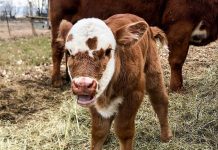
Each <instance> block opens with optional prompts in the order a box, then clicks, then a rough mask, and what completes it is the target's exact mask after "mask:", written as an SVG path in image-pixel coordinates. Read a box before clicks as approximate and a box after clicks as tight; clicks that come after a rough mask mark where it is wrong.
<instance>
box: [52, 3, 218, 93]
mask: <svg viewBox="0 0 218 150" xmlns="http://www.w3.org/2000/svg"><path fill="white" fill-rule="evenodd" d="M117 13H132V14H136V15H138V16H140V17H142V18H144V19H145V20H146V21H147V22H148V23H149V25H152V26H153V25H155V26H159V27H160V28H162V29H163V30H164V31H165V32H166V34H167V37H168V40H169V48H170V55H169V63H170V66H171V81H170V87H171V89H172V90H178V89H180V88H181V87H182V66H183V63H184V61H185V58H186V56H187V53H188V48H189V44H193V45H205V44H208V43H209V42H211V41H214V40H215V39H217V36H218V1H217V0H210V1H208V0H155V1H154V0H119V1H118V0H117V1H115V0H101V1H95V0H92V1H87V0H51V1H50V19H51V24H52V49H53V53H52V58H53V65H54V66H53V74H52V82H53V85H54V86H60V85H61V84H62V81H61V78H60V62H61V59H62V57H63V53H62V51H61V50H59V49H60V48H58V46H57V44H55V42H56V38H57V34H58V32H57V31H58V27H59V24H60V22H61V20H62V19H66V20H68V21H71V22H73V23H75V22H76V21H77V20H79V19H81V18H86V17H98V18H101V19H106V18H107V17H109V16H111V15H113V14H117Z"/></svg>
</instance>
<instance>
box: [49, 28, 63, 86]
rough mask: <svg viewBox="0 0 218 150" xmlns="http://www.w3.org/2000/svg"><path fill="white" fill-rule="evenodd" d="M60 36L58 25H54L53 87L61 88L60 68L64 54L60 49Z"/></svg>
mask: <svg viewBox="0 0 218 150" xmlns="http://www.w3.org/2000/svg"><path fill="white" fill-rule="evenodd" d="M57 34H58V25H56V24H54V25H52V45H51V46H52V62H53V70H52V85H53V87H60V86H61V85H62V84H63V81H62V78H61V73H60V66H61V60H62V58H63V55H64V52H63V50H62V49H61V48H60V47H59V45H58V43H57V42H56V40H57Z"/></svg>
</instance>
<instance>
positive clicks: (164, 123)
mask: <svg viewBox="0 0 218 150" xmlns="http://www.w3.org/2000/svg"><path fill="white" fill-rule="evenodd" d="M148 56H149V57H148V58H149V59H148V62H147V64H146V68H145V73H146V89H147V92H148V94H149V98H150V101H151V104H152V106H153V108H154V111H155V112H156V114H157V117H158V119H159V122H160V128H161V141H163V142H168V141H169V140H170V139H171V137H172V132H171V129H170V127H169V123H168V95H167V92H166V89H165V86H164V82H163V74H162V69H161V65H160V61H159V56H158V54H157V51H156V49H153V50H151V51H149V52H148Z"/></svg>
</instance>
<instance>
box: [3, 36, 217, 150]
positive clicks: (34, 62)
mask: <svg viewBox="0 0 218 150" xmlns="http://www.w3.org/2000/svg"><path fill="white" fill-rule="evenodd" d="M50 40H51V39H50V37H49V36H38V37H31V38H30V37H29V38H20V39H16V40H1V41H0V150H86V149H89V146H90V117H89V112H88V110H87V109H84V108H81V107H80V106H77V105H76V102H75V100H74V97H73V95H72V94H71V91H70V84H69V83H66V84H65V85H64V86H63V87H62V88H60V89H56V88H52V87H51V86H50V82H51V81H50V74H51V67H52V66H51V65H52V64H51V50H50ZM161 58H162V64H163V68H164V74H165V79H166V80H165V82H166V85H167V86H168V82H169V74H170V72H169V65H168V63H167V53H166V52H161ZM63 70H64V66H62V72H64V71H63ZM183 74H184V89H183V90H182V91H181V92H179V93H172V92H170V93H169V98H170V106H169V120H170V125H171V128H172V130H173V139H172V140H171V141H170V142H169V143H161V142H160V139H159V124H158V122H157V117H156V115H155V113H154V111H153V110H152V108H151V104H150V102H149V100H148V98H147V96H145V100H144V102H143V104H142V106H141V108H140V110H139V112H138V114H137V119H136V135H135V145H134V147H135V149H136V150H154V149H158V150H196V149H198V150H205V149H207V150H212V149H214V150H215V149H218V116H217V112H218V103H217V100H218V93H217V92H218V41H216V42H213V43H211V44H209V45H207V46H206V47H190V50H189V54H188V57H187V60H186V63H185V65H184V68H183ZM104 149H105V150H118V140H117V139H116V137H115V134H114V131H113V128H112V129H111V133H110V135H109V137H108V139H107V141H106V143H105V145H104Z"/></svg>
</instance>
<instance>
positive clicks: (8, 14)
mask: <svg viewBox="0 0 218 150" xmlns="http://www.w3.org/2000/svg"><path fill="white" fill-rule="evenodd" d="M17 12H18V8H16V6H14V5H13V1H12V0H7V1H4V2H2V7H1V19H3V20H6V22H7V28H8V33H9V36H11V30H10V25H9V20H10V19H15V16H16V14H17Z"/></svg>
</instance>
